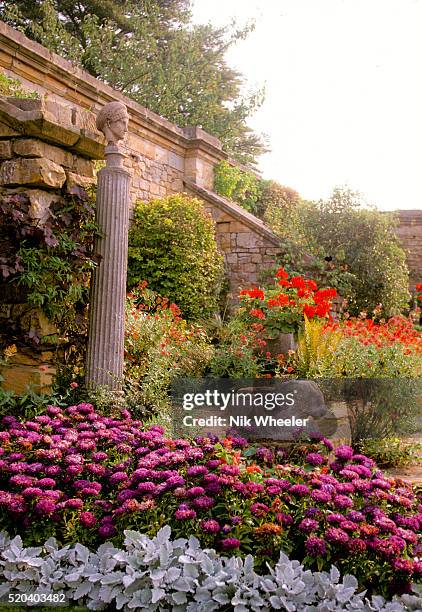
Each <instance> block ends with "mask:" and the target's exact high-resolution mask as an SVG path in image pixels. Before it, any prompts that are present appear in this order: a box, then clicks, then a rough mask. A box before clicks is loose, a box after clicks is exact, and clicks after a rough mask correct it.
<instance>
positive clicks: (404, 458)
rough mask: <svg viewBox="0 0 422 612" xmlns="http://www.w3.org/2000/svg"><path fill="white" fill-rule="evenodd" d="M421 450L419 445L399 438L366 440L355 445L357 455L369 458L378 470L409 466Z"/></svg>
mask: <svg viewBox="0 0 422 612" xmlns="http://www.w3.org/2000/svg"><path fill="white" fill-rule="evenodd" d="M421 449H422V445H421V444H409V443H407V442H405V441H403V440H401V439H400V438H382V439H380V438H376V439H373V438H368V439H366V440H361V441H360V442H359V443H358V444H357V445H356V450H357V451H358V452H359V453H361V454H363V455H366V456H367V457H371V459H373V460H374V461H375V462H376V464H377V465H378V466H379V467H380V468H396V467H404V466H408V465H411V464H412V463H414V462H415V461H417V458H418V452H419V451H420V450H421Z"/></svg>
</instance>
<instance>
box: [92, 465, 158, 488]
mask: <svg viewBox="0 0 422 612" xmlns="http://www.w3.org/2000/svg"><path fill="white" fill-rule="evenodd" d="M101 467H103V466H101ZM103 469H104V468H103ZM127 479H128V475H127V474H126V472H115V473H114V474H112V475H111V476H110V484H111V485H112V486H114V485H116V484H119V482H123V481H124V480H127ZM151 484H152V483H151Z"/></svg>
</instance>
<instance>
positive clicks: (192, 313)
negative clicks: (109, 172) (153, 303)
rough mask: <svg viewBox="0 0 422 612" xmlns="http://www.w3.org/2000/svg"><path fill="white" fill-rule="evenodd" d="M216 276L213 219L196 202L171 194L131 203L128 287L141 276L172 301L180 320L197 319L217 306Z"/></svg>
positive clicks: (218, 259) (219, 266) (219, 271)
mask: <svg viewBox="0 0 422 612" xmlns="http://www.w3.org/2000/svg"><path fill="white" fill-rule="evenodd" d="M222 278H223V258H222V255H220V253H219V252H218V250H217V243H216V241H215V231H214V223H213V221H212V219H211V218H210V216H209V215H208V214H207V213H206V212H205V210H204V207H203V204H202V202H200V201H199V200H196V199H194V198H190V197H188V196H186V195H183V194H177V195H172V196H169V197H167V198H165V199H163V200H152V201H150V202H138V203H137V204H136V207H135V210H134V223H133V226H132V228H131V230H130V233H129V262H128V286H129V288H132V287H134V286H136V285H137V284H138V283H139V282H141V281H143V280H146V281H148V284H149V286H150V287H151V289H153V290H154V291H157V292H158V293H160V294H161V295H162V296H165V297H167V298H168V299H169V300H170V301H171V302H175V303H177V305H178V306H179V307H180V309H181V310H182V313H183V316H184V317H185V318H187V319H190V320H198V319H204V318H207V317H209V316H211V315H212V314H213V313H214V312H215V311H216V310H217V304H218V295H219V289H220V285H221V282H222Z"/></svg>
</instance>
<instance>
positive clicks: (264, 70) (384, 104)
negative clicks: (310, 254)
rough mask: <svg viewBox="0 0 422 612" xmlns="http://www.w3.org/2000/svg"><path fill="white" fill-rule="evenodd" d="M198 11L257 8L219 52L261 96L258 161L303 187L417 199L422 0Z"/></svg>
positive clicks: (245, 13) (204, 1)
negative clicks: (234, 41)
mask: <svg viewBox="0 0 422 612" xmlns="http://www.w3.org/2000/svg"><path fill="white" fill-rule="evenodd" d="M193 14H194V20H195V21H196V22H198V23H206V22H208V21H211V22H212V23H214V24H216V25H221V24H226V23H228V22H229V21H230V18H231V17H236V18H237V20H238V22H239V23H242V24H243V23H245V22H246V21H247V20H248V19H249V18H255V19H256V29H255V31H254V32H253V33H252V34H250V35H249V37H248V38H247V40H245V41H241V42H239V43H238V45H237V46H236V47H235V48H233V49H232V50H231V51H230V52H229V53H228V55H227V58H228V62H229V64H230V65H232V66H233V67H235V68H238V69H239V70H240V71H241V72H242V73H243V74H244V75H245V78H246V80H247V82H248V84H249V86H251V87H253V86H255V85H265V88H266V101H265V102H264V105H263V106H262V107H261V108H260V109H259V110H258V111H257V112H256V114H255V115H254V116H253V117H252V118H251V119H250V121H249V124H250V126H251V127H252V128H254V129H255V130H257V131H259V132H263V133H266V134H267V135H268V136H269V141H270V146H271V149H272V151H271V153H269V154H266V155H264V156H262V157H261V161H260V170H261V171H262V172H263V175H264V177H265V178H272V179H275V180H277V181H279V182H280V183H282V184H284V185H288V186H290V187H293V188H294V189H296V190H297V191H299V193H300V194H301V195H302V196H303V197H305V198H311V199H317V198H320V197H327V196H328V195H329V194H330V192H331V190H332V188H333V187H334V186H335V185H345V184H347V185H349V186H350V187H351V188H353V189H355V190H358V191H360V192H362V193H363V194H364V195H365V196H366V198H367V199H368V200H369V201H370V202H372V203H374V204H376V205H377V206H378V208H380V209H384V210H387V209H388V210H393V209H398V208H421V209H422V173H421V169H422V0H261V1H259V0H214V1H213V2H211V1H210V0H193Z"/></svg>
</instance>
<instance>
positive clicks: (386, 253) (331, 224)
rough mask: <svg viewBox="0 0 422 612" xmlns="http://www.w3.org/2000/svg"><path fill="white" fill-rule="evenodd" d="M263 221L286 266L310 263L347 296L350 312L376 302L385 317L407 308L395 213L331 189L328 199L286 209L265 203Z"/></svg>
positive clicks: (372, 306)
mask: <svg viewBox="0 0 422 612" xmlns="http://www.w3.org/2000/svg"><path fill="white" fill-rule="evenodd" d="M265 220H266V222H267V223H268V224H269V225H270V226H271V227H272V228H273V230H274V231H275V232H276V233H278V234H279V235H280V237H281V238H283V242H284V244H285V245H286V256H285V259H284V263H285V264H286V268H287V269H289V270H291V269H294V270H295V271H296V272H301V271H303V269H304V267H305V268H306V267H308V269H309V267H311V268H312V269H313V270H314V271H315V274H316V275H317V277H319V278H323V279H324V282H326V283H327V284H330V285H331V286H333V287H335V288H336V289H337V291H338V293H339V294H340V295H341V296H343V297H344V298H346V299H347V300H348V310H349V312H350V313H351V314H352V315H357V314H359V313H360V312H363V311H364V312H368V313H371V312H372V311H373V310H374V309H375V308H376V307H377V305H378V304H380V303H381V304H382V314H383V315H384V316H387V317H390V316H393V315H395V314H398V313H399V312H400V311H401V310H402V309H404V308H406V307H407V303H408V299H409V293H408V289H407V287H408V270H407V267H406V258H405V253H404V251H403V249H402V248H401V246H400V243H399V240H398V238H397V236H396V234H395V232H394V228H395V218H394V216H392V215H390V214H386V213H382V212H379V211H377V210H376V209H374V208H365V204H364V202H363V201H362V199H361V197H360V196H359V194H357V193H354V192H352V191H350V190H349V189H342V188H336V189H335V190H334V192H333V194H332V196H331V198H330V199H329V200H328V201H319V202H300V203H299V204H298V205H297V206H295V207H294V208H293V209H291V210H288V211H285V210H282V209H278V208H277V206H270V207H268V208H267V212H266V217H265ZM306 254H308V257H307V258H306V257H305V259H304V256H306ZM309 256H310V257H309Z"/></svg>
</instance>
